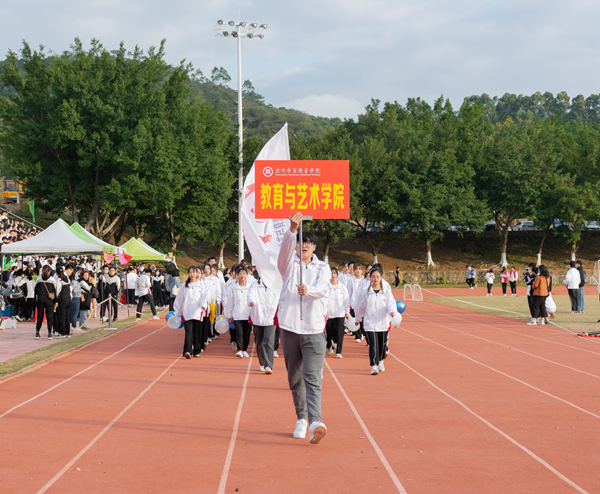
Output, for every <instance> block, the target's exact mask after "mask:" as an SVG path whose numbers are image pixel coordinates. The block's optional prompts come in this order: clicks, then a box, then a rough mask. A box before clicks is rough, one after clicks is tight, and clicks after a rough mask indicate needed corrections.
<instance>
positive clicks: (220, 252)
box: [219, 242, 227, 269]
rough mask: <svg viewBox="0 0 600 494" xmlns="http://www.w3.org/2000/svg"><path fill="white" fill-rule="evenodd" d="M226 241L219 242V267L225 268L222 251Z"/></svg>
mask: <svg viewBox="0 0 600 494" xmlns="http://www.w3.org/2000/svg"><path fill="white" fill-rule="evenodd" d="M226 245H227V242H222V243H220V244H219V269H224V268H225V263H224V262H223V252H224V251H225V246H226Z"/></svg>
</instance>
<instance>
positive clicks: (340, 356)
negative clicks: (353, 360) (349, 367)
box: [335, 353, 344, 358]
mask: <svg viewBox="0 0 600 494" xmlns="http://www.w3.org/2000/svg"><path fill="white" fill-rule="evenodd" d="M335 358H344V356H343V355H342V354H341V353H336V354H335Z"/></svg>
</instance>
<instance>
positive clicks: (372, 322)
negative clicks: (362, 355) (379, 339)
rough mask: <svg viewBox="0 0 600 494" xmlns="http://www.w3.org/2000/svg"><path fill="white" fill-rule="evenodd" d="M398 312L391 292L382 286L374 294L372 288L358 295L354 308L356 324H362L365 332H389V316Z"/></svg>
mask: <svg viewBox="0 0 600 494" xmlns="http://www.w3.org/2000/svg"><path fill="white" fill-rule="evenodd" d="M392 312H398V310H397V309H396V301H395V300H394V296H393V295H392V290H390V289H389V288H386V287H385V286H383V290H379V293H375V291H373V288H371V287H369V289H368V290H366V291H363V292H361V293H360V294H359V296H358V297H357V301H356V307H354V314H355V315H356V322H361V321H362V323H363V328H364V329H365V331H372V332H383V331H389V330H390V314H391V313H392Z"/></svg>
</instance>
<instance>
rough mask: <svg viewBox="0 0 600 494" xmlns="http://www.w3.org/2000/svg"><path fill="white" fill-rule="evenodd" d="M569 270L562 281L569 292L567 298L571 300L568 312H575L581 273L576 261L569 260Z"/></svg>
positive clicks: (577, 304)
mask: <svg viewBox="0 0 600 494" xmlns="http://www.w3.org/2000/svg"><path fill="white" fill-rule="evenodd" d="M569 266H570V268H569V270H568V271H567V275H566V276H565V280H564V281H563V283H564V284H565V286H566V287H567V290H568V292H569V299H570V300H571V312H569V314H577V311H578V308H579V284H580V283H581V275H580V274H579V271H577V263H576V262H575V261H571V262H570V263H569Z"/></svg>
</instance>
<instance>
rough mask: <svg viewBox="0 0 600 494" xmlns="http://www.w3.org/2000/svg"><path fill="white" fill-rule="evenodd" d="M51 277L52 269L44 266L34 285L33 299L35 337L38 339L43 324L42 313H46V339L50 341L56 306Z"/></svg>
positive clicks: (54, 285) (54, 289) (53, 284)
mask: <svg viewBox="0 0 600 494" xmlns="http://www.w3.org/2000/svg"><path fill="white" fill-rule="evenodd" d="M51 275H52V268H51V267H50V266H47V265H46V266H44V267H43V268H42V275H41V276H40V277H39V278H38V279H37V283H36V284H35V298H36V300H37V320H36V323H35V337H36V338H38V339H39V338H40V329H42V323H43V322H44V311H46V323H47V324H48V339H49V340H51V339H52V323H53V319H54V305H55V304H56V282H55V281H54V278H53V277H52V276H51Z"/></svg>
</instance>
